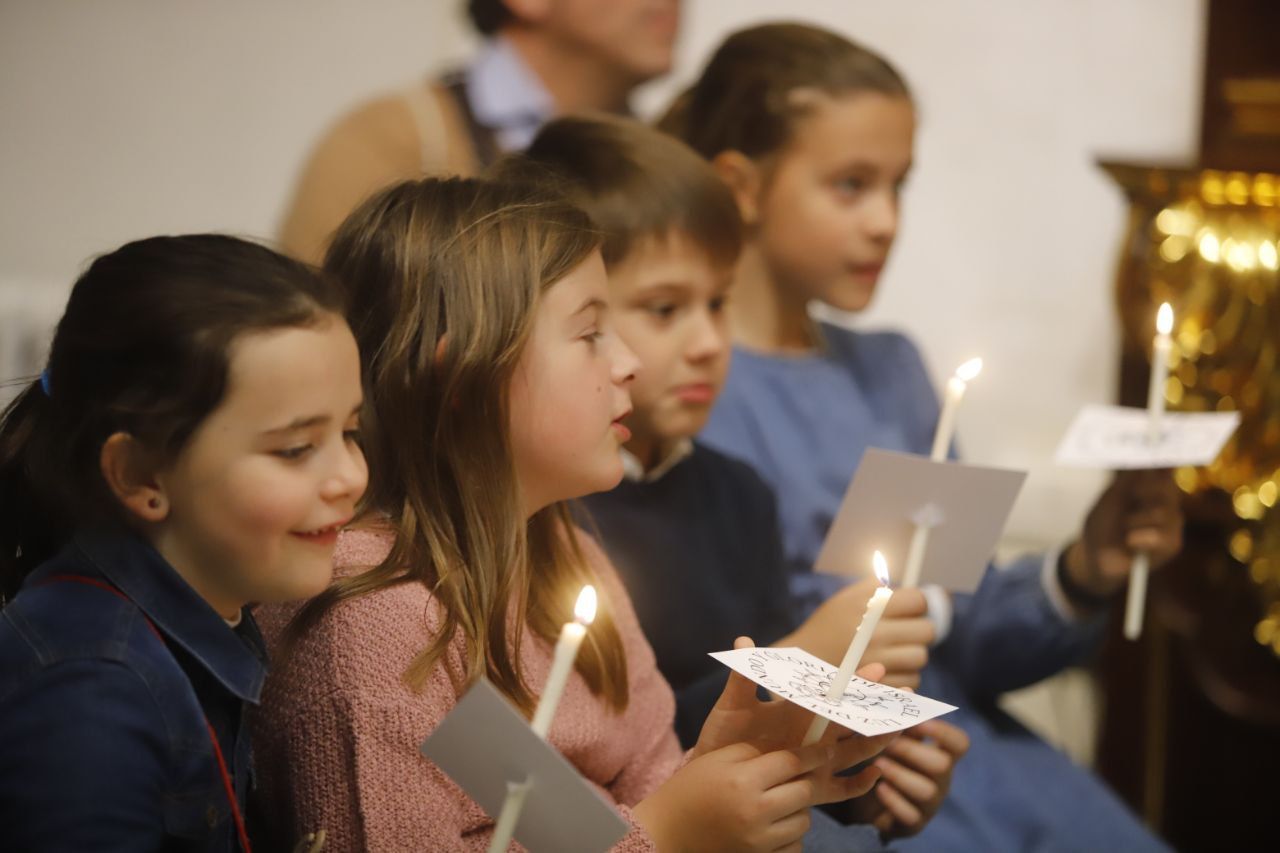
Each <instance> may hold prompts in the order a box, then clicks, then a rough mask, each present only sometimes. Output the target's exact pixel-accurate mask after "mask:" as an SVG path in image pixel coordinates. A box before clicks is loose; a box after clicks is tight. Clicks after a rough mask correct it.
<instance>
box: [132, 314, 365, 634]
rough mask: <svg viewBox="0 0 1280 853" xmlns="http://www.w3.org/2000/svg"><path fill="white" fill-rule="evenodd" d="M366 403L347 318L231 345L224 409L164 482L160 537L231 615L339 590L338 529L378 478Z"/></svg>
mask: <svg viewBox="0 0 1280 853" xmlns="http://www.w3.org/2000/svg"><path fill="white" fill-rule="evenodd" d="M361 400H362V392H361V385H360V359H359V355H358V353H357V351H356V342H355V339H354V338H353V337H352V335H351V331H350V329H349V328H348V327H347V324H346V323H345V322H344V321H343V320H341V319H340V318H337V317H332V316H330V317H326V318H324V319H323V320H322V321H321V322H320V323H319V324H318V325H315V326H311V327H305V328H288V329H272V330H269V331H263V332H251V333H248V334H245V335H243V336H241V337H240V338H238V339H236V341H235V342H234V343H233V344H232V347H231V351H230V354H229V370H228V383H227V390H226V394H225V396H224V398H223V401H222V403H221V404H220V405H219V406H218V408H217V409H215V410H214V411H213V412H212V413H211V414H210V415H209V416H208V417H207V418H206V419H205V420H204V421H203V422H202V423H201V424H200V426H199V427H198V428H197V429H196V432H195V433H194V435H193V436H192V438H191V440H190V441H189V442H188V444H187V446H186V448H185V449H184V450H183V451H182V453H181V454H180V455H179V457H178V458H177V459H176V460H175V461H174V463H173V464H172V465H170V466H169V467H167V468H165V469H164V470H162V471H160V472H159V473H158V474H157V481H158V483H159V485H160V487H161V488H162V490H163V493H164V497H165V499H166V501H167V503H168V513H167V515H166V517H165V518H164V519H163V521H161V522H159V523H158V524H156V525H155V527H154V529H153V531H152V533H153V536H152V541H153V543H154V544H155V546H156V548H157V549H158V550H159V551H160V553H161V554H163V555H164V556H165V558H166V559H168V560H169V562H170V563H171V564H172V565H173V566H174V567H175V568H177V569H178V571H179V572H180V573H181V574H182V575H183V576H184V577H185V578H187V580H188V581H189V582H190V583H191V584H192V586H194V587H196V591H197V592H200V593H201V594H202V595H203V596H204V597H205V598H206V599H207V600H209V601H210V603H211V604H213V605H214V606H215V608H217V609H219V610H221V611H225V612H224V614H223V615H225V616H230V615H231V613H232V612H233V611H234V610H236V609H238V608H239V607H240V606H241V605H243V604H244V603H246V602H250V601H261V602H269V601H286V600H292V599H301V598H308V597H311V596H313V595H316V594H318V593H319V592H321V591H322V590H323V589H324V588H325V586H326V585H327V584H328V583H329V580H330V579H331V577H332V575H333V549H334V544H335V543H336V541H337V533H338V529H339V528H341V527H342V526H343V525H344V524H346V523H347V522H348V521H350V520H351V518H352V516H353V515H354V514H355V507H356V501H357V500H359V498H360V496H361V495H362V494H363V493H364V489H365V485H366V483H367V480H368V472H367V469H366V467H365V461H364V455H363V454H362V453H361V451H360V447H359V445H358V444H357V441H356V438H357V436H356V434H355V430H356V429H357V426H358V415H359V407H360V404H361Z"/></svg>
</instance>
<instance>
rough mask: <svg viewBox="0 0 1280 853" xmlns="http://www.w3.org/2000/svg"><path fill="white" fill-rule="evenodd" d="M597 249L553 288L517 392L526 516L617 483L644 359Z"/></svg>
mask: <svg viewBox="0 0 1280 853" xmlns="http://www.w3.org/2000/svg"><path fill="white" fill-rule="evenodd" d="M606 297H607V284H606V278H605V271H604V261H603V260H601V258H600V253H599V252H598V251H596V252H592V253H591V255H590V256H589V257H588V258H587V259H586V260H585V261H583V262H582V263H581V264H579V265H578V266H577V267H576V268H575V269H574V270H573V271H572V272H570V273H569V274H568V275H566V276H565V277H564V278H562V279H560V280H559V281H558V282H556V283H555V284H553V285H552V286H551V287H550V288H548V289H547V290H545V291H544V292H543V293H542V294H541V296H539V298H538V302H537V305H536V307H535V309H534V319H533V328H532V330H531V332H530V334H529V339H528V341H527V342H526V344H525V346H524V350H523V352H522V353H521V355H520V361H519V363H518V365H517V366H516V372H515V376H514V377H513V378H512V381H511V389H510V397H509V414H510V440H511V452H512V457H513V460H514V464H515V469H516V478H517V482H518V483H519V486H520V493H521V498H522V501H523V505H524V510H525V513H526V515H532V514H533V513H535V512H537V511H538V510H539V509H542V508H544V507H546V506H549V505H551V504H553V503H555V502H557V501H562V500H568V499H570V498H575V497H581V496H582V495H586V494H590V493H592V492H599V491H604V490H607V489H611V488H613V487H614V486H616V485H617V484H618V481H619V480H621V479H622V458H621V456H620V455H619V452H618V451H619V449H620V448H621V446H622V444H623V442H625V441H626V440H627V439H628V438H629V437H630V433H629V431H628V430H627V428H626V427H625V426H623V424H622V420H623V418H625V417H626V416H627V415H628V414H630V412H631V400H630V396H629V395H628V392H627V391H628V385H630V383H631V381H632V379H633V378H634V377H635V373H636V368H637V364H636V358H635V356H634V355H632V353H631V350H629V349H628V348H627V346H626V345H625V344H624V343H623V342H622V341H621V340H620V339H619V338H618V336H617V335H616V334H615V333H614V331H613V327H612V325H611V323H610V317H609V309H608V303H607V301H606Z"/></svg>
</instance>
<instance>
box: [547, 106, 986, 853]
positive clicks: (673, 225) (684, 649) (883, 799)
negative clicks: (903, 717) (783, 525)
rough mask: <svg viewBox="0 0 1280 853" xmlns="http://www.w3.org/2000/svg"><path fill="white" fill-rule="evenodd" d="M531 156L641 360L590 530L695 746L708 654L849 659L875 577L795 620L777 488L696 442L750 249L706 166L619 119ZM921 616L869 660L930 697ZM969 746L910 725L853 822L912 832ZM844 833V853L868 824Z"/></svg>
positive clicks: (943, 728) (715, 690)
mask: <svg viewBox="0 0 1280 853" xmlns="http://www.w3.org/2000/svg"><path fill="white" fill-rule="evenodd" d="M527 154H528V157H529V158H530V159H532V160H533V161H534V162H536V163H538V164H541V165H542V166H544V167H547V168H548V169H550V170H551V172H552V173H553V174H554V175H555V176H556V177H557V178H558V179H561V180H565V181H567V182H568V183H569V184H570V185H571V191H572V192H573V194H574V197H575V201H576V202H577V203H578V204H579V205H580V206H582V207H583V208H584V209H586V210H587V212H588V213H590V214H591V216H592V218H593V220H594V221H595V223H596V225H597V227H598V228H600V229H601V231H602V232H603V239H604V242H603V246H602V251H603V254H604V260H605V264H606V266H607V267H608V271H609V286H610V302H611V306H610V307H611V309H612V310H611V314H612V316H613V318H614V326H615V328H616V329H617V332H618V334H619V335H620V336H621V337H622V338H623V340H624V341H625V342H626V343H627V345H628V346H629V347H630V348H631V349H632V350H633V351H634V352H635V354H636V355H637V357H638V358H639V359H640V363H641V369H640V371H639V374H638V376H637V379H636V381H635V383H634V384H633V387H632V393H631V396H632V402H633V404H634V406H635V411H634V412H633V414H632V415H631V417H630V418H628V420H627V426H628V427H629V428H630V429H631V431H632V438H631V440H630V441H629V442H628V443H627V445H626V448H625V450H624V451H623V456H624V463H625V468H626V476H625V479H624V481H623V482H622V483H621V484H620V485H619V486H618V487H617V488H616V489H614V490H613V491H612V492H608V493H605V494H600V495H593V496H591V497H589V498H587V499H586V500H585V502H584V503H585V515H587V516H588V518H586V519H584V520H585V522H586V524H587V526H588V528H594V530H595V531H596V532H597V533H598V534H599V536H600V538H601V541H602V544H603V545H604V547H605V550H606V551H607V552H608V554H609V556H610V558H611V559H612V561H613V563H614V565H615V566H617V568H618V571H619V573H620V574H621V576H622V578H623V581H624V582H625V583H626V585H627V590H628V592H629V593H630V595H631V599H632V602H633V604H634V606H635V609H636V613H637V615H638V616H639V619H640V623H641V625H642V626H643V628H644V630H645V633H646V635H647V636H648V639H649V642H650V644H651V645H652V646H653V648H654V652H655V654H656V656H657V661H658V667H659V668H660V669H661V670H662V673H663V675H664V676H665V677H666V678H667V680H668V681H669V682H670V683H671V686H672V688H673V690H674V691H675V694H676V704H677V707H676V729H677V732H678V734H679V735H680V738H681V740H682V741H683V742H684V743H685V744H686V745H688V744H691V743H692V742H693V740H694V739H696V736H697V733H698V731H699V729H700V728H701V726H702V723H703V720H704V719H705V718H706V715H707V712H708V711H709V710H710V708H711V707H712V705H713V704H714V703H715V700H716V697H717V696H718V695H719V693H720V691H721V690H722V689H723V687H724V683H725V679H726V677H727V670H725V668H724V667H723V666H722V665H720V664H719V663H718V662H716V661H715V660H714V659H712V658H710V657H709V656H708V652H712V651H719V650H723V649H728V648H732V647H733V644H734V640H735V638H737V637H739V636H744V635H745V636H749V637H751V638H752V639H753V640H754V641H755V642H757V643H759V644H762V645H765V644H767V645H796V646H801V647H802V648H805V649H807V650H808V651H810V652H812V653H813V654H816V655H818V656H819V657H822V658H824V659H826V660H828V661H831V662H833V663H834V662H837V661H839V659H840V658H841V656H842V655H843V653H844V650H845V647H846V646H847V645H848V642H849V639H850V637H851V636H852V633H853V630H854V628H855V626H856V625H857V622H858V620H859V618H860V617H861V614H862V611H863V609H865V606H866V602H867V599H868V597H869V596H870V595H871V593H872V591H873V583H874V582H872V581H867V582H862V583H858V584H854V585H851V586H848V587H846V588H845V589H844V590H842V591H841V592H839V593H837V594H836V595H834V596H833V597H832V598H830V599H829V600H828V601H827V602H826V603H825V604H824V605H823V606H822V607H820V608H819V609H818V610H817V612H815V613H814V614H813V615H812V616H811V617H809V619H807V620H805V621H804V622H803V623H800V621H799V620H798V618H797V617H796V615H795V613H794V612H793V608H792V607H791V604H790V595H789V592H788V587H787V569H786V567H785V564H784V562H783V556H782V543H781V538H780V534H779V531H778V527H777V516H776V509H775V505H774V498H773V495H772V493H771V491H770V490H769V488H768V486H766V485H765V483H764V482H763V481H762V480H761V479H760V477H759V476H758V475H757V474H756V473H755V471H754V470H753V469H752V468H751V467H750V466H748V465H746V464H744V463H742V462H739V461H737V460H734V459H732V458H730V457H727V456H725V455H723V454H721V453H719V452H717V451H715V450H712V449H711V448H709V447H706V446H704V445H702V444H699V443H697V442H695V441H694V440H693V436H695V435H696V434H697V433H698V432H699V430H701V429H702V426H703V425H704V423H705V422H706V420H707V417H708V415H709V414H710V412H711V407H712V405H713V404H714V403H715V400H716V396H717V394H718V393H719V391H720V388H721V385H722V384H723V382H724V379H725V376H726V374H727V372H728V364H729V339H728V330H727V327H726V317H725V313H724V303H725V300H726V298H727V297H728V289H729V284H730V282H731V281H732V280H733V269H734V265H735V263H736V261H737V258H738V254H739V252H740V250H741V246H742V222H741V219H740V216H739V214H738V210H737V207H736V205H735V203H734V201H733V198H732V196H731V195H730V194H729V192H728V190H727V189H726V188H725V186H724V185H723V183H722V182H721V181H720V180H719V178H718V177H717V176H716V175H715V173H714V172H713V171H712V170H711V168H710V167H709V166H708V165H707V164H706V163H705V161H703V160H701V159H700V158H698V157H697V155H695V154H694V153H693V152H692V151H691V150H689V149H688V148H687V147H685V146H684V145H683V144H682V143H679V142H677V141H676V140H674V139H672V138H669V137H667V136H665V135H663V134H660V133H658V132H657V131H654V130H651V129H649V128H645V127H643V126H642V125H639V124H636V123H634V122H630V121H626V120H622V119H606V118H589V119H588V118H570V119H561V120H559V121H556V122H553V123H551V124H550V125H548V126H547V127H545V128H544V129H543V130H542V132H541V133H540V134H539V135H538V137H537V138H536V139H535V140H534V142H533V144H532V146H531V147H530V148H529V149H528V152H527ZM925 611H926V607H925V601H924V598H923V596H922V595H921V593H920V592H919V591H918V590H902V591H900V592H898V593H897V594H895V595H894V597H893V599H892V600H891V604H890V610H889V612H888V613H887V614H886V618H885V619H884V620H883V621H882V622H881V624H880V626H879V628H878V629H877V632H876V636H875V639H874V640H873V643H872V646H871V647H870V648H869V649H868V651H867V654H866V656H865V657H864V662H867V663H870V662H878V663H883V664H884V665H885V667H886V669H887V670H888V675H887V676H886V678H885V681H886V682H888V683H891V684H894V685H895V686H901V687H912V688H914V687H915V686H917V685H918V684H919V674H920V669H921V668H922V667H923V666H924V664H925V662H926V660H927V651H926V649H927V646H928V643H929V642H930V641H931V640H932V638H933V626H932V625H931V624H930V622H929V621H928V620H927V619H926V618H925ZM966 748H967V739H966V737H965V735H964V733H963V732H961V731H960V730H959V729H957V728H955V727H954V726H951V725H949V724H947V723H944V722H941V721H936V720H935V721H931V722H930V723H926V724H924V725H922V726H919V727H917V728H916V729H914V730H912V731H911V732H910V733H908V735H907V736H904V737H903V738H900V739H899V741H897V742H895V743H894V744H893V745H892V746H890V747H889V748H888V749H887V750H886V751H885V753H884V754H883V755H882V756H881V758H880V759H878V760H877V765H878V766H879V767H880V769H881V771H882V773H883V774H884V775H883V780H882V782H881V783H880V784H879V785H878V786H877V789H876V793H875V794H874V795H869V796H868V797H865V798H863V799H864V801H865V802H863V803H861V804H860V805H859V807H858V814H857V817H858V818H859V819H860V820H861V821H863V822H865V824H869V825H871V826H874V827H875V828H876V829H878V830H880V831H881V833H883V834H884V835H886V836H895V835H905V834H911V833H913V832H915V831H918V830H919V829H920V828H921V827H923V825H924V823H925V822H926V821H927V820H928V819H929V817H930V816H931V815H932V814H933V812H934V811H936V809H937V807H938V805H939V804H940V803H941V800H942V798H943V797H944V796H945V794H946V791H947V787H948V785H949V782H950V776H951V767H952V764H953V763H954V761H955V760H956V759H958V758H959V757H960V756H961V755H962V754H963V753H964V751H965V749H966ZM866 828H867V827H866V826H865V825H864V827H863V829H864V830H865V829H866ZM842 831H843V832H844V833H845V834H846V837H845V839H844V841H845V843H846V844H847V843H849V841H850V840H851V839H849V838H848V833H850V832H856V831H857V828H856V827H849V828H846V829H844V830H842ZM858 846H860V847H861V846H863V845H858ZM806 849H808V848H806Z"/></svg>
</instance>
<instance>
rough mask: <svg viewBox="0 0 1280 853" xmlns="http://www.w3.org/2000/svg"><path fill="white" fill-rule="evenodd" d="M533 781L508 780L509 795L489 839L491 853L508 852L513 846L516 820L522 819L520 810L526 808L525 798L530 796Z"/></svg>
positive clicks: (504, 801) (503, 802) (503, 803)
mask: <svg viewBox="0 0 1280 853" xmlns="http://www.w3.org/2000/svg"><path fill="white" fill-rule="evenodd" d="M532 787H533V783H532V782H530V781H529V780H528V779H526V780H525V781H523V782H508V783H507V797H506V799H505V800H503V801H502V813H501V814H499V815H498V820H497V821H496V822H495V823H494V825H493V837H492V838H490V839H489V853H506V851H507V848H508V847H510V846H511V836H512V835H514V834H515V831H516V822H517V821H519V820H520V812H522V811H523V810H524V799H525V797H527V796H529V789H530V788H532Z"/></svg>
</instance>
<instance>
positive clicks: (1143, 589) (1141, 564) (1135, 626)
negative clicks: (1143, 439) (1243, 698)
mask: <svg viewBox="0 0 1280 853" xmlns="http://www.w3.org/2000/svg"><path fill="white" fill-rule="evenodd" d="M1172 332H1173V307H1172V306H1171V305H1169V303H1168V302H1165V303H1164V304H1162V305H1161V306H1160V310H1159V311H1158V312H1156V337H1155V340H1154V341H1152V343H1151V383H1150V384H1149V385H1148V386H1147V432H1148V437H1149V439H1150V440H1151V441H1152V442H1155V441H1158V440H1159V439H1160V419H1161V418H1162V417H1163V416H1164V386H1165V383H1166V382H1167V381H1168V379H1169V353H1170V352H1172V351H1173V338H1172V336H1171V333H1172ZM1150 573H1151V558H1150V557H1148V556H1147V554H1146V553H1145V552H1142V551H1139V552H1138V553H1137V554H1134V555H1133V564H1132V565H1131V566H1130V568H1129V592H1128V595H1127V597H1126V598H1125V603H1124V636H1125V639H1128V640H1136V639H1138V638H1139V637H1141V636H1142V617H1143V612H1144V611H1145V610H1146V608H1147V577H1148V576H1149V575H1150Z"/></svg>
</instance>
